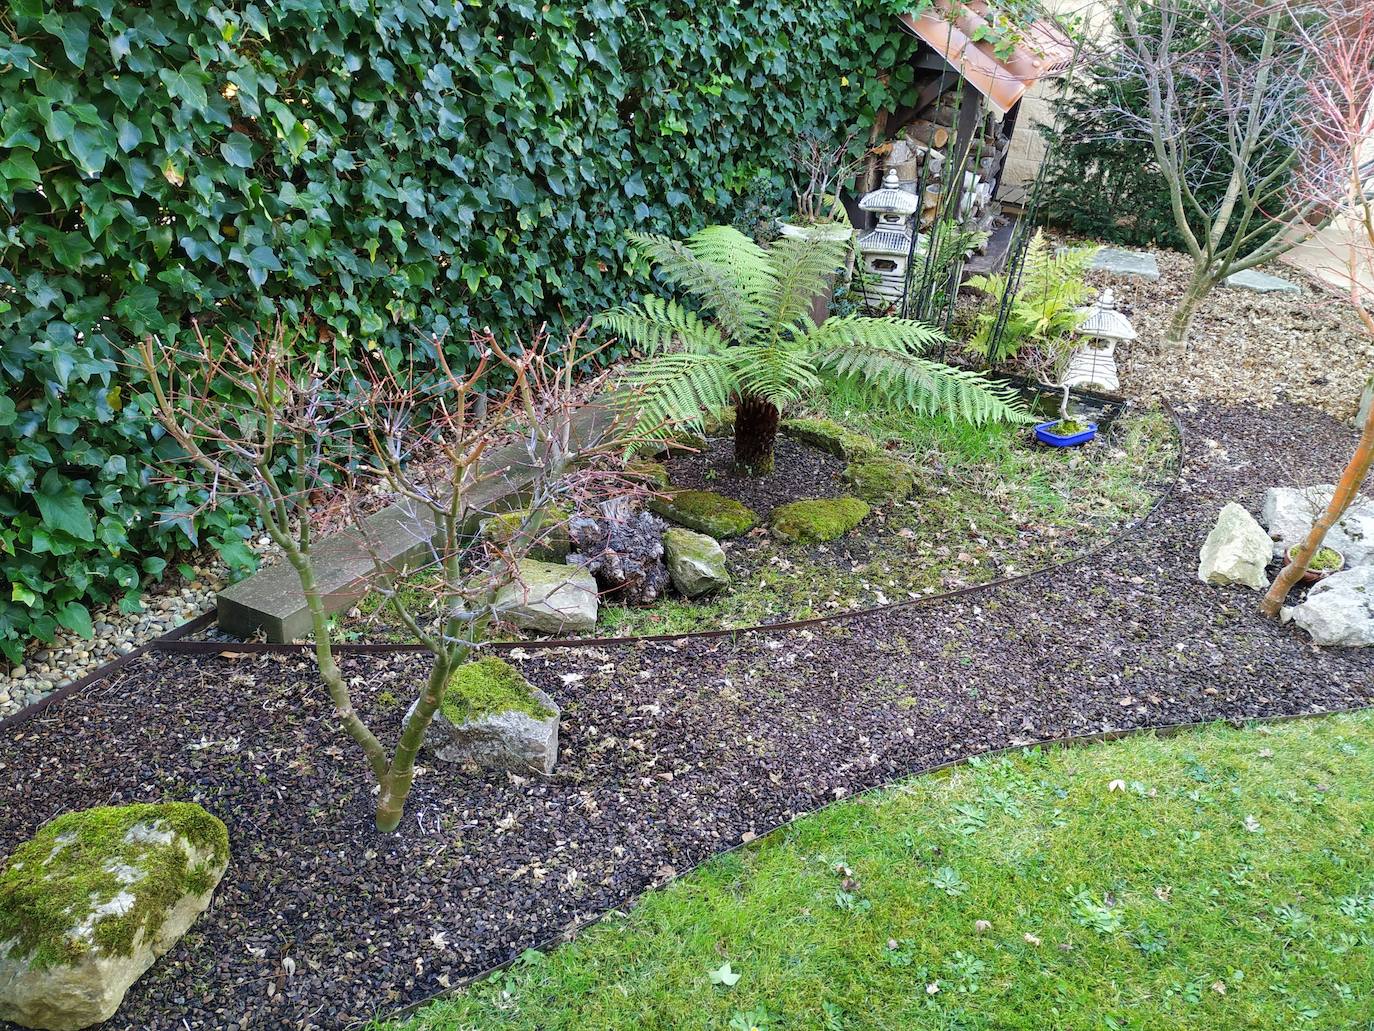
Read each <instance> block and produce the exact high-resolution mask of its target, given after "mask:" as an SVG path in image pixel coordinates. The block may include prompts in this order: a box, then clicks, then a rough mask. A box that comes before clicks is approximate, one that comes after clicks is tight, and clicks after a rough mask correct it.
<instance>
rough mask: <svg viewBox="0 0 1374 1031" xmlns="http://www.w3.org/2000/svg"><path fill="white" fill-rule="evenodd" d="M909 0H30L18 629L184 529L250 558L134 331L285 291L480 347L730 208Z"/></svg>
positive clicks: (3, 26) (22, 219)
mask: <svg viewBox="0 0 1374 1031" xmlns="http://www.w3.org/2000/svg"><path fill="white" fill-rule="evenodd" d="M885 6H887V5H885V4H884V3H882V2H880V0H870V2H864V0H860V2H850V3H844V2H839V0H812V2H803V3H796V4H785V3H776V2H771V0H770V2H763V3H753V4H698V5H692V4H681V3H669V2H663V0H590V2H588V0H582V2H578V3H563V2H504V0H481V2H479V0H466V2H454V0H448V2H438V0H398V2H390V3H385V4H374V3H370V2H365V0H280V2H274V3H266V2H260V3H257V4H254V3H238V2H232V0H231V2H228V3H223V4H218V5H213V4H210V3H206V2H204V0H167V2H164V3H155V4H146V5H138V4H132V3H115V2H114V0H75V2H63V3H60V4H59V3H54V2H52V0H16V2H15V3H13V4H11V5H10V6H9V13H8V15H6V16H0V205H3V210H4V213H5V215H6V225H5V229H4V240H3V244H0V248H2V250H0V342H2V343H3V356H2V357H0V386H2V389H0V550H2V551H3V552H4V556H5V560H4V564H3V565H4V570H5V580H6V581H7V582H6V583H5V584H4V590H3V592H0V649H3V650H4V652H5V653H6V654H8V655H10V656H11V657H12V658H13V657H14V656H16V655H17V654H18V650H19V648H20V646H21V643H22V642H23V641H24V640H25V639H27V638H29V637H38V638H47V637H49V636H50V635H51V634H52V632H53V631H54V630H55V628H56V626H58V625H63V626H68V627H69V628H71V629H75V630H77V631H78V632H80V631H81V630H82V629H84V627H85V625H86V622H88V621H87V620H85V619H83V616H84V614H85V613H86V612H87V609H88V607H89V605H90V604H91V603H93V602H101V601H105V600H107V599H110V598H116V597H118V598H122V599H123V600H124V603H125V604H126V605H130V606H134V605H137V604H138V601H137V598H138V590H139V586H140V584H141V583H142V582H143V581H144V579H145V578H146V577H148V576H156V575H159V574H160V572H161V570H162V568H163V565H164V560H163V559H162V558H161V557H158V556H163V555H167V554H169V553H171V552H173V551H174V550H175V549H177V548H178V547H181V546H185V545H188V544H191V543H192V542H198V541H200V540H202V539H205V538H207V537H208V539H209V540H211V541H212V542H213V543H216V544H217V545H219V546H221V547H230V548H231V549H232V550H231V554H233V555H235V556H236V557H237V558H242V559H245V560H246V558H247V555H246V552H244V550H243V548H242V547H241V537H242V534H243V533H244V532H246V531H245V529H244V520H243V517H242V516H240V515H239V514H237V513H235V512H233V511H232V510H226V509H225V508H219V509H215V510H211V511H201V510H200V508H201V502H202V501H203V500H204V496H203V493H202V494H201V495H199V496H198V495H197V492H196V491H194V490H187V489H186V488H184V487H171V486H168V485H167V484H165V483H160V482H158V481H157V479H156V478H155V476H154V474H153V472H152V467H151V462H152V460H153V459H154V458H155V457H167V454H168V453H167V450H166V449H167V447H168V444H167V442H166V441H165V440H163V439H162V437H161V434H160V433H159V432H158V430H157V428H156V427H155V426H154V424H153V423H152V421H151V420H150V418H149V404H148V399H147V397H146V394H145V392H144V390H143V389H142V388H141V386H140V384H139V382H138V379H137V377H136V376H134V375H133V374H132V372H131V370H130V369H129V368H128V367H127V365H126V358H125V348H126V347H127V345H128V344H129V343H130V342H131V341H132V340H134V339H136V338H137V337H138V336H140V335H141V334H145V333H157V334H160V335H162V336H163V337H164V338H169V339H178V338H181V337H182V336H183V335H185V334H187V333H188V332H189V331H190V323H191V319H192V318H197V319H199V320H200V321H201V322H202V324H203V325H208V326H213V327H214V328H215V329H216V330H221V331H226V332H234V333H244V332H251V330H252V327H254V326H255V325H260V324H262V323H263V322H264V321H266V320H271V319H275V318H277V317H282V318H285V319H286V320H288V321H289V322H290V323H292V324H294V325H298V326H300V327H301V329H302V331H303V334H304V339H305V340H306V341H315V342H326V341H327V342H330V343H331V344H341V345H343V347H344V349H345V351H346V350H347V349H350V348H351V349H358V348H367V349H373V350H377V351H380V352H382V353H383V354H384V355H385V356H386V357H388V358H389V359H390V360H392V361H393V362H394V361H400V360H401V358H402V356H403V355H405V354H407V353H408V350H407V347H406V344H407V341H408V340H409V339H412V338H413V335H414V334H416V333H426V334H428V333H436V334H441V335H443V336H444V337H445V339H446V340H448V341H449V346H450V347H452V348H453V349H454V352H455V356H456V357H457V358H459V359H460V360H461V359H462V358H463V357H465V353H464V348H465V345H464V344H463V341H464V340H465V339H466V336H467V330H468V329H469V328H470V327H480V326H484V325H490V326H493V327H496V328H498V329H502V328H509V329H510V330H511V331H514V330H515V329H516V328H521V327H526V326H528V325H530V324H533V323H536V322H539V321H542V320H545V319H550V320H554V321H560V320H566V319H574V318H580V317H581V316H582V315H583V314H586V313H589V312H590V311H592V310H594V309H597V308H601V307H604V306H607V305H609V304H611V303H613V302H617V301H621V300H623V299H624V298H625V297H626V296H628V295H630V294H631V293H632V292H634V290H633V288H632V287H631V286H630V285H629V284H627V283H626V281H625V273H626V271H627V263H628V262H629V260H630V259H629V256H628V253H627V246H626V240H625V230H626V229H629V228H638V229H642V230H643V229H653V230H656V231H659V232H665V233H670V234H673V235H682V234H684V233H687V232H689V231H691V230H692V229H694V228H697V227H699V226H700V225H702V224H704V223H706V222H711V221H722V220H728V218H726V217H725V212H726V209H727V208H728V206H729V204H730V201H731V198H732V197H734V196H736V195H738V194H739V193H741V192H742V191H744V190H745V189H747V188H748V187H749V186H750V185H751V184H753V183H754V182H755V180H756V179H757V178H758V177H759V176H760V175H763V176H769V177H771V178H773V180H774V181H775V182H777V183H779V184H780V183H781V181H782V180H781V173H782V162H783V151H784V147H785V144H786V142H787V140H788V138H789V136H790V135H791V134H792V133H793V132H795V131H796V130H797V129H799V128H802V127H825V128H834V129H839V128H840V127H842V126H843V127H846V128H847V127H850V126H854V125H859V126H863V125H865V124H867V123H868V122H870V121H871V120H872V118H873V116H874V113H875V112H876V111H877V110H879V109H881V108H882V107H884V106H889V105H890V104H892V103H893V102H900V101H901V100H902V98H901V97H900V96H894V92H900V91H902V90H903V89H904V88H905V87H906V85H908V84H909V81H910V78H909V74H908V72H909V69H906V68H904V67H902V65H903V63H904V59H905V57H906V55H907V54H909V53H910V52H911V49H912V47H913V44H912V43H911V42H910V41H909V40H907V39H906V38H905V37H903V36H901V35H900V34H899V32H898V31H897V28H896V23H895V21H894V20H893V19H892V17H891V15H890V13H888V11H886V10H885V9H884V7H885ZM894 68H895V69H897V71H896V72H894V73H893V74H892V75H891V77H890V78H888V79H884V78H881V77H880V76H881V74H882V73H885V72H889V71H891V70H892V69H894ZM628 271H630V272H631V273H633V274H641V275H642V274H643V270H642V269H635V268H629V269H628ZM172 457H174V456H172ZM235 542H240V543H239V546H238V547H237V548H236V549H233V545H234V543H235Z"/></svg>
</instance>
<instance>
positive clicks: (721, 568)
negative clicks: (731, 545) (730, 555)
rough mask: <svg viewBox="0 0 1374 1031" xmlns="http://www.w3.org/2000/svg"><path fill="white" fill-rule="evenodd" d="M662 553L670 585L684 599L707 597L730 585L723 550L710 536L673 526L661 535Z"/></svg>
mask: <svg viewBox="0 0 1374 1031" xmlns="http://www.w3.org/2000/svg"><path fill="white" fill-rule="evenodd" d="M663 552H664V556H665V558H666V559H667V562H668V575H669V576H671V577H672V580H673V586H674V587H676V588H677V589H678V591H679V592H680V593H682V594H684V595H686V596H687V597H688V598H696V597H698V596H700V595H703V594H708V593H710V592H711V591H714V590H717V589H719V588H721V587H724V586H725V585H726V584H728V583H729V582H730V575H729V573H727V572H726V569H725V550H724V549H723V548H721V546H720V544H719V543H717V542H716V539H715V538H714V537H708V536H707V535H706V534H704V533H696V532H695V531H693V530H684V529H683V528H682V527H680V526H674V527H673V528H671V529H669V530H667V531H665V532H664V534H663Z"/></svg>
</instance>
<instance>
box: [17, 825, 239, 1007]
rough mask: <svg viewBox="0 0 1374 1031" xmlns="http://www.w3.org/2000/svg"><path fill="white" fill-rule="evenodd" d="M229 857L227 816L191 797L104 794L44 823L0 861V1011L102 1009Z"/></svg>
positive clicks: (179, 926)
mask: <svg viewBox="0 0 1374 1031" xmlns="http://www.w3.org/2000/svg"><path fill="white" fill-rule="evenodd" d="M228 864H229V833H228V831H227V830H226V829H225V826H224V824H223V823H222V822H221V821H220V820H219V819H217V818H216V817H214V816H212V815H211V814H210V813H208V812H206V811H205V810H204V809H202V808H201V807H200V806H198V805H193V804H191V803H186V802H173V803H167V804H162V805H152V804H139V805H127V806H102V807H100V808H96V809H87V810H84V811H81V812H74V813H65V814H63V815H62V816H59V817H58V818H57V819H55V820H53V821H52V822H50V823H48V824H47V825H45V826H44V827H43V828H42V829H41V830H40V831H39V832H38V833H37V834H36V835H34V837H33V838H32V839H31V840H29V841H28V842H26V843H25V844H23V845H21V846H20V847H19V848H18V849H17V850H16V851H15V853H14V854H13V855H12V856H10V857H9V859H8V860H7V861H6V863H5V867H4V871H3V873H0V1020H12V1021H15V1022H16V1023H20V1024H25V1025H27V1026H30V1027H44V1028H81V1027H87V1026H88V1025H90V1024H95V1023H99V1022H100V1021H103V1020H108V1019H109V1018H110V1017H111V1016H112V1015H113V1014H114V1012H115V1010H117V1009H118V1008H119V1004H120V1002H121V1001H122V1000H123V998H124V993H125V992H126V991H127V990H128V988H129V986H130V985H131V984H133V982H134V981H135V980H137V979H138V977H139V976H140V975H142V974H143V972H144V971H146V970H147V969H148V968H149V967H150V966H152V964H153V962H154V961H155V960H156V959H157V957H158V956H161V955H162V954H163V953H164V952H166V951H167V950H168V949H169V948H171V947H172V945H173V944H174V943H175V942H176V941H177V939H179V938H180V937H181V936H182V935H183V934H185V933H186V930H187V928H189V927H190V926H191V923H192V922H193V921H194V920H195V918H196V917H197V916H198V915H199V914H200V913H201V911H203V910H204V909H205V907H206V906H207V905H209V902H210V895H211V893H212V892H213V891H214V889H215V886H216V885H217V884H218V883H219V881H220V878H221V877H222V876H223V875H224V871H225V869H226V867H227V866H228Z"/></svg>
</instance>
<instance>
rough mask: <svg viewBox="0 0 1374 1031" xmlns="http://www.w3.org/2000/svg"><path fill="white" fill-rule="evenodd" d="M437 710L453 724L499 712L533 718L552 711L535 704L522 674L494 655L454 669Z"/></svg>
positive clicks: (547, 715) (543, 715)
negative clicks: (521, 713)
mask: <svg viewBox="0 0 1374 1031" xmlns="http://www.w3.org/2000/svg"><path fill="white" fill-rule="evenodd" d="M439 711H440V712H441V713H442V714H443V715H444V717H445V718H446V719H447V720H448V721H449V722H450V723H452V724H454V725H455V726H456V725H457V724H460V723H467V722H469V721H470V720H478V719H481V718H482V717H483V716H493V715H495V714H497V713H502V712H523V713H525V714H526V715H527V716H532V717H534V718H535V719H537V720H546V719H548V718H549V717H550V716H552V715H553V712H552V710H550V709H548V708H546V707H545V706H543V705H541V704H539V701H538V699H536V698H535V697H534V689H533V688H532V687H531V686H530V682H529V681H528V680H526V679H525V677H524V675H523V674H522V673H521V672H520V671H519V670H518V669H516V668H515V667H514V666H512V665H511V664H510V663H509V662H506V661H505V660H504V659H498V658H495V657H491V658H486V659H480V660H478V661H477V662H469V663H467V664H466V665H464V666H459V667H458V668H457V669H456V670H454V671H453V675H452V676H450V677H449V680H448V689H447V690H446V691H445V692H444V700H443V702H442V703H441V705H440V707H439Z"/></svg>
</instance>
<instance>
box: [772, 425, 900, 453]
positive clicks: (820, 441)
mask: <svg viewBox="0 0 1374 1031" xmlns="http://www.w3.org/2000/svg"><path fill="white" fill-rule="evenodd" d="M780 428H781V430H782V433H783V435H784V436H788V437H791V438H792V439H793V440H800V441H801V442H802V443H803V444H810V445H811V446H812V447H815V448H820V449H821V450H822V451H826V452H829V453H830V454H832V455H834V456H835V457H836V458H847V459H850V460H853V459H855V458H860V457H862V456H864V455H869V454H872V453H873V452H875V451H877V450H878V444H877V442H876V441H874V439H873V438H872V437H868V436H865V435H864V434H862V433H856V432H855V431H854V430H851V429H849V428H847V427H845V426H841V425H840V424H839V423H837V422H835V421H834V420H833V419H784V420H783V421H782V425H781V427H780Z"/></svg>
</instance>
